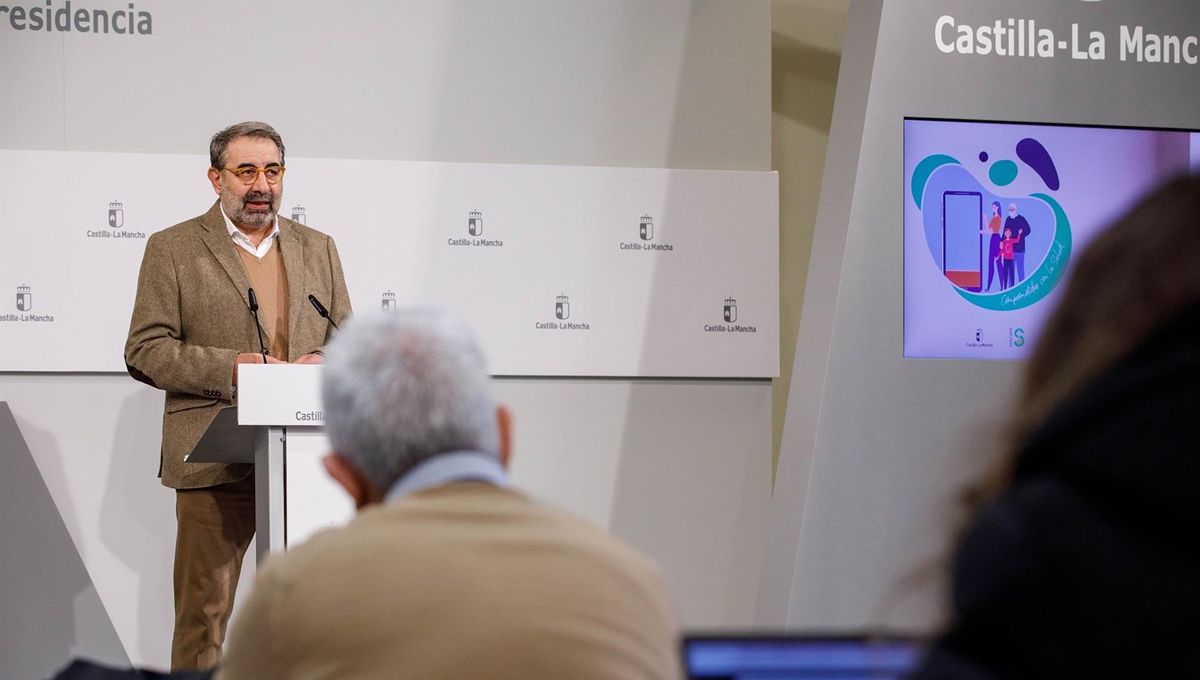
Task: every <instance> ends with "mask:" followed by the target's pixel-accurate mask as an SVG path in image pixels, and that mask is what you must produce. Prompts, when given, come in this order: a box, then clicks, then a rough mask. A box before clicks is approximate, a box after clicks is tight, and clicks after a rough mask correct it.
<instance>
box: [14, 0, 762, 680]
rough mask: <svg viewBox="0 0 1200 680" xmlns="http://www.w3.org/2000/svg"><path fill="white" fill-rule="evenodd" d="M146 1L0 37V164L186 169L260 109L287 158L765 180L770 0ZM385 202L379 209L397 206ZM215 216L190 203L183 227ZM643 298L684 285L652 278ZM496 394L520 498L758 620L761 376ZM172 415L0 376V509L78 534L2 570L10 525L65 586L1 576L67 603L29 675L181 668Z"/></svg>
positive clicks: (692, 595) (108, 389) (116, 393)
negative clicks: (103, 159) (164, 471)
mask: <svg viewBox="0 0 1200 680" xmlns="http://www.w3.org/2000/svg"><path fill="white" fill-rule="evenodd" d="M109 4H112V3H107V4H106V3H104V2H91V3H89V2H79V3H72V6H73V7H75V6H77V5H78V6H86V7H89V8H91V7H95V8H102V7H107V6H108V5H109ZM124 5H125V3H116V4H115V5H113V7H117V8H119V7H124ZM58 6H59V5H57V4H56V5H55V7H58ZM118 6H119V7H118ZM137 8H138V10H146V11H149V12H152V14H153V22H154V23H153V33H152V34H151V35H148V36H144V35H133V36H129V35H121V36H117V35H94V34H78V33H69V34H68V33H59V32H48V33H45V32H44V33H32V32H29V31H15V30H12V29H11V27H10V26H8V25H7V24H4V23H3V22H0V57H2V58H3V61H4V63H5V64H6V66H7V67H6V69H5V70H4V72H3V73H2V74H0V148H6V149H29V150H58V151H103V152H139V153H163V154H196V153H203V152H204V150H205V147H206V145H207V140H208V137H209V136H210V135H211V134H212V133H213V132H214V131H215V130H217V129H219V128H221V127H222V126H224V125H226V124H228V123H230V122H233V121H237V120H244V119H255V118H259V119H265V120H268V121H271V122H272V123H273V124H274V125H275V126H276V127H277V128H278V129H279V130H280V131H281V132H282V133H283V135H284V138H285V141H286V143H287V145H288V151H289V155H295V156H297V157H306V158H361V159H377V160H416V161H446V162H467V163H476V162H493V163H530V164H552V165H587V166H636V167H648V168H694V169H710V170H767V169H769V164H770V127H769V126H770V118H769V116H770V89H769V88H770V65H769V59H770V51H769V50H770V16H769V8H768V6H767V5H766V3H765V2H704V1H694V2H684V1H679V2H658V3H643V2H636V1H630V2H611V1H608V0H603V1H601V0H593V1H582V0H580V1H568V2H558V1H556V2H550V1H546V2H516V1H514V2H496V1H490V0H489V1H479V2H470V1H466V0H455V1H449V2H445V1H434V0H428V1H424V2H403V3H391V2H382V1H380V2H368V1H360V2H347V3H323V2H265V1H264V2H253V3H245V2H186V3H175V2H147V1H143V2H139V3H137ZM203 172H204V167H197V168H196V173H195V180H194V181H195V182H196V183H197V184H199V185H201V186H203V183H204V182H205V181H206V180H205V179H204V177H203ZM48 181H53V180H52V178H51V179H50V180H48ZM191 189H192V187H187V188H182V187H181V188H180V193H181V196H183V195H185V192H190V191H191ZM62 195H63V196H66V195H69V194H68V193H67V192H66V190H65V188H64V192H63V193H62ZM388 198H389V197H388V196H370V197H368V200H371V201H377V202H378V203H379V204H380V206H381V210H383V209H385V207H386V202H387V200H388ZM207 205H208V203H207V202H204V203H202V204H193V203H192V202H190V201H184V200H182V199H181V200H180V205H179V213H178V219H185V218H187V217H190V216H192V215H196V214H199V213H200V212H202V211H203V210H204V209H205V208H206V207H207ZM335 223H336V217H323V218H322V220H320V221H317V220H312V224H313V226H316V227H318V228H322V227H323V225H326V224H328V226H327V227H326V228H330V229H331V230H332V229H334V228H335V227H334V224H335ZM163 226H166V225H163ZM0 274H2V272H0ZM59 275H61V276H69V275H70V273H69V272H60V273H59ZM651 285H653V286H656V287H658V286H669V285H671V282H670V281H669V280H665V279H664V278H662V277H661V276H660V275H656V276H655V277H654V279H653V281H652V283H651ZM653 312H654V310H653V308H651V310H650V313H649V315H650V316H651V317H654V315H653ZM654 332H655V329H654V326H653V323H651V324H650V326H649V330H647V333H648V334H651V333H654ZM87 341H88V339H87V338H81V339H80V342H81V343H82V342H87ZM682 349H684V348H681V350H682ZM112 351H113V352H114V353H118V354H119V352H120V347H113V348H112ZM497 382H498V384H497V389H498V391H499V395H500V397H501V398H502V399H504V400H506V401H507V402H509V403H510V405H512V406H513V408H514V410H515V412H516V415H517V419H518V420H517V454H516V458H515V460H514V474H515V476H516V479H517V481H518V483H520V484H522V485H524V486H525V487H526V488H529V489H531V490H532V491H533V492H534V493H535V494H537V495H538V496H541V497H544V498H547V499H549V500H551V501H555V502H559V503H562V504H564V505H566V506H567V507H570V508H573V509H575V511H577V512H579V513H580V514H582V515H584V516H586V517H589V518H591V519H593V520H595V521H597V522H599V523H602V524H604V525H606V526H609V527H610V528H611V529H612V530H613V531H615V532H616V533H617V535H618V536H621V537H623V538H625V539H626V540H628V541H629V542H631V543H632V544H633V545H635V546H636V547H638V548H640V549H642V550H643V551H645V552H647V553H649V554H650V555H651V556H653V557H654V558H655V559H657V560H658V561H659V562H660V563H661V564H662V565H663V566H664V569H665V570H666V573H667V576H668V580H669V582H670V584H671V586H672V588H673V590H674V593H675V595H676V598H677V599H678V601H679V606H680V609H681V612H682V615H683V618H684V621H685V623H687V624H689V625H692V626H728V625H735V624H740V623H746V622H749V621H750V620H751V619H752V618H753V615H754V596H755V592H756V585H757V578H758V573H759V569H758V568H759V556H760V549H761V545H762V540H763V535H762V532H761V528H762V522H763V519H764V517H765V514H766V508H767V502H768V498H769V493H770V488H769V487H770V475H771V470H770V466H771V461H770V458H771V451H770V447H771V437H770V386H769V383H767V382H765V381H743V380H716V381H714V380H694V381H670V380H663V381H630V380H611V379H594V380H584V379H563V380H546V379H532V378H530V379H501V380H498V381H497ZM161 400H162V397H161V394H159V393H156V392H154V391H152V390H149V389H147V388H145V387H143V386H141V385H138V384H136V383H134V382H133V381H132V380H131V379H129V378H127V377H125V376H122V375H118V374H58V375H53V374H46V375H30V374H19V373H8V374H0V401H6V402H8V403H9V404H10V405H11V407H12V411H13V413H14V415H15V419H16V425H17V426H18V427H19V428H20V430H21V433H22V434H23V435H24V439H25V440H26V441H27V442H28V444H29V452H28V453H27V454H25V455H26V456H28V457H29V459H30V460H31V462H32V464H31V465H27V466H23V467H19V468H18V469H16V470H15V471H14V474H12V475H11V476H5V477H4V478H3V479H0V494H6V493H8V492H9V491H10V490H11V489H10V487H14V488H15V487H16V486H17V485H20V486H21V487H22V488H23V489H25V490H26V492H28V493H29V494H33V495H34V496H38V497H40V498H42V499H43V500H46V499H49V500H50V501H52V504H53V507H54V508H55V509H56V512H57V515H58V516H57V517H40V516H39V517H25V518H22V521H23V522H25V523H26V524H29V525H31V526H32V527H33V529H35V530H42V531H44V532H45V533H46V534H47V535H50V534H51V533H54V532H57V535H60V536H61V535H63V534H65V536H66V537H67V538H69V541H67V542H65V543H63V544H64V545H69V546H70V548H71V549H72V550H73V551H74V554H71V555H65V554H64V555H55V556H50V557H46V556H42V555H38V556H35V557H36V558H37V560H38V564H27V563H22V562H19V561H13V562H10V561H9V560H10V559H13V560H19V559H20V558H22V556H24V555H26V553H23V552H21V551H19V550H14V549H13V548H14V546H16V547H19V545H18V544H19V543H20V541H19V540H17V539H18V538H20V537H23V536H28V535H29V532H10V531H9V529H8V527H9V521H10V519H9V518H5V520H4V521H5V528H4V532H3V534H2V535H0V540H3V541H4V544H5V552H4V554H3V555H4V559H5V565H6V573H18V572H17V571H14V570H25V571H24V572H23V573H28V574H36V577H37V581H38V582H41V583H48V582H57V583H60V584H61V585H62V587H60V588H57V589H53V590H50V592H52V593H54V595H53V597H54V599H55V602H53V603H51V602H48V601H46V600H45V599H42V600H40V601H37V602H31V601H30V600H31V599H32V598H33V597H34V596H35V595H38V596H39V597H41V596H45V597H49V596H48V595H45V593H46V590H47V589H43V590H42V591H39V592H38V593H32V592H29V593H26V592H23V591H18V590H17V585H16V583H15V582H6V583H5V584H3V585H0V589H2V590H3V595H4V598H5V599H4V601H5V602H6V603H7V602H13V603H15V604H17V605H21V606H30V607H33V606H38V607H42V608H43V609H46V608H49V607H51V605H55V606H56V608H55V609H54V611H61V612H63V618H62V619H61V620H58V621H57V623H56V624H55V625H54V626H53V627H52V629H50V630H48V633H47V635H44V636H40V637H39V638H38V639H37V640H35V642H33V643H31V644H30V645H26V646H25V647H23V648H21V649H16V648H10V647H9V646H5V647H4V648H3V649H2V650H0V657H2V658H4V659H5V660H6V664H7V665H9V670H15V671H16V672H18V674H19V676H22V677H24V676H29V677H34V676H36V675H37V674H38V673H46V672H48V671H49V670H50V669H52V668H53V667H54V666H56V665H58V664H60V663H61V662H63V661H65V659H66V658H68V656H70V655H73V654H89V655H92V656H98V657H100V658H105V659H108V660H111V661H115V662H125V661H129V662H133V663H139V664H151V665H157V666H163V665H165V664H166V661H167V656H168V646H169V635H170V628H171V623H170V619H171V605H170V568H171V551H172V544H173V496H172V494H171V492H170V491H169V490H166V489H164V488H162V487H161V486H159V485H158V482H157V480H156V479H155V478H154V472H155V470H156V467H157V461H156V457H157V441H158V436H159V428H160V424H159V419H160V408H161ZM14 450H18V449H14ZM39 507H43V506H39ZM54 545H59V543H55V544H54ZM9 564H12V565H13V566H12V569H11V570H10V569H9V567H8V565H9ZM74 567H81V568H82V570H83V572H84V573H86V575H87V578H86V580H83V581H81V580H80V579H79V578H78V570H76V571H71V569H72V568H74ZM55 579H58V581H55ZM6 611H7V610H6ZM5 618H6V623H5V624H3V626H4V627H5V628H4V629H3V630H0V640H7V641H14V640H20V639H22V638H20V636H17V635H15V630H10V628H11V627H14V626H20V625H21V621H20V618H19V617H16V616H8V617H5ZM0 644H6V643H4V642H0ZM10 660H16V663H20V662H21V661H22V660H24V661H25V663H26V665H25V666H16V668H15V669H14V668H13V666H14V665H15V664H14V663H9V661H10ZM22 670H27V671H28V672H20V671H22Z"/></svg>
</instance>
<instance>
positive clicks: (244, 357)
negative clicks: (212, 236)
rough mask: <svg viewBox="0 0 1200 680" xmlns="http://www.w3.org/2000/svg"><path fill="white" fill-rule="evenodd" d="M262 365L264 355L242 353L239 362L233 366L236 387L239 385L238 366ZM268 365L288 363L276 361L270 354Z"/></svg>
mask: <svg viewBox="0 0 1200 680" xmlns="http://www.w3.org/2000/svg"><path fill="white" fill-rule="evenodd" d="M261 363H263V355H261V354H259V353H258V352H242V353H241V354H239V355H237V361H235V362H234V364H233V384H234V385H236V384H237V374H238V364H261ZM266 363H268V364H282V363H286V362H283V361H280V360H279V359H276V358H275V357H273V356H271V355H269V354H268V355H267V361H266Z"/></svg>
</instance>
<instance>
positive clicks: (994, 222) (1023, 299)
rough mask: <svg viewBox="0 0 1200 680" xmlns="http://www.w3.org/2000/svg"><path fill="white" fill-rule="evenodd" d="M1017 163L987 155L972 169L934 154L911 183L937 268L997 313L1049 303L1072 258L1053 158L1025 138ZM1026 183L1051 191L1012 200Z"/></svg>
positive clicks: (1015, 154)
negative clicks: (1020, 184) (1018, 183)
mask: <svg viewBox="0 0 1200 680" xmlns="http://www.w3.org/2000/svg"><path fill="white" fill-rule="evenodd" d="M1011 156H1012V157H1011V158H1010V157H1000V158H993V157H992V156H991V153H990V152H989V151H988V150H987V149H981V150H980V151H979V153H978V156H977V158H978V163H976V162H975V161H974V159H970V160H969V161H968V162H966V163H964V162H963V161H961V160H960V159H958V158H955V157H953V156H950V155H947V154H932V155H929V156H926V157H925V158H923V159H922V160H921V161H920V162H919V163H917V164H916V166H915V167H914V168H913V170H912V175H911V176H910V177H909V186H910V188H911V195H912V199H913V201H914V202H915V204H916V207H917V209H918V210H919V211H920V213H921V220H922V223H923V227H924V231H925V238H926V242H927V243H928V245H929V254H930V256H931V258H932V262H931V263H932V265H933V266H934V267H937V268H938V269H939V270H940V271H941V275H942V276H943V277H944V278H945V280H946V282H947V283H948V284H949V285H951V286H953V288H954V290H955V292H957V293H958V294H959V295H960V296H961V297H962V298H963V299H964V300H966V301H967V302H970V303H971V304H973V305H975V306H977V307H982V308H984V309H991V310H997V311H1012V310H1017V309H1022V308H1024V307H1028V306H1029V305H1032V304H1034V303H1035V302H1037V301H1039V300H1041V299H1042V298H1044V297H1045V296H1046V295H1047V294H1049V293H1050V291H1051V290H1053V289H1054V287H1055V286H1056V285H1057V284H1058V282H1059V280H1060V279H1061V278H1062V275H1063V272H1064V271H1065V270H1066V267H1067V262H1068V260H1069V258H1070V254H1071V224H1070V220H1069V218H1068V217H1067V213H1066V211H1065V210H1064V209H1063V207H1062V205H1061V204H1060V203H1059V202H1058V200H1057V199H1056V198H1055V197H1054V196H1053V195H1052V194H1055V193H1056V192H1057V191H1058V190H1059V188H1060V185H1061V182H1060V178H1059V176H1058V168H1057V166H1056V165H1055V163H1054V160H1053V158H1052V157H1051V154H1050V151H1049V150H1047V148H1046V147H1045V146H1044V145H1043V144H1042V143H1041V142H1040V141H1038V140H1037V139H1034V138H1032V137H1025V138H1023V139H1021V140H1020V141H1018V142H1017V143H1016V146H1015V148H1013V149H1012V153H1011ZM1022 173H1024V174H1022ZM1019 177H1020V178H1022V180H1023V185H1024V186H1028V185H1029V184H1030V183H1032V182H1039V183H1040V184H1041V185H1043V186H1044V187H1045V189H1046V191H1035V192H1033V193H1030V194H1027V195H1020V194H1019V193H1017V194H1008V193H1005V192H1006V187H1011V186H1012V185H1013V183H1014V182H1015V181H1016V180H1017V179H1018V178H1019Z"/></svg>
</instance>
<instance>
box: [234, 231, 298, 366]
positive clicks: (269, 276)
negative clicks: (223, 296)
mask: <svg viewBox="0 0 1200 680" xmlns="http://www.w3.org/2000/svg"><path fill="white" fill-rule="evenodd" d="M234 250H236V251H237V254H238V256H239V257H241V259H242V266H243V267H245V268H246V275H247V276H249V277H250V285H251V286H253V287H254V296H255V297H256V298H258V319H259V321H260V322H261V323H262V327H263V342H264V343H266V345H267V354H270V355H271V356H273V357H275V358H276V359H279V360H281V361H291V359H289V358H288V320H287V311H288V282H287V273H286V272H285V271H284V269H283V257H282V256H280V254H279V239H278V238H277V239H275V241H274V243H272V244H271V249H270V250H268V251H267V254H266V255H263V258H262V259H261V260H260V259H258V258H257V257H254V256H253V255H251V254H250V253H249V252H248V251H247V250H246V249H245V248H238V247H236V246H235V247H234Z"/></svg>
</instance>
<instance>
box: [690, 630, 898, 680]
mask: <svg viewBox="0 0 1200 680" xmlns="http://www.w3.org/2000/svg"><path fill="white" fill-rule="evenodd" d="M920 655H921V645H920V644H919V643H918V642H917V641H915V640H911V639H904V638H854V637H814V636H799V635H798V636H771V637H765V636H764V637H753V636H717V635H713V636H687V637H685V638H684V641H683V664H684V669H685V670H686V671H687V677H688V678H695V679H697V680H700V679H703V680H793V679H795V680H818V679H821V678H830V679H836V680H858V679H860V678H861V679H866V678H870V679H872V680H884V679H886V678H903V677H905V676H906V675H907V674H908V673H910V672H912V671H913V670H915V668H916V664H917V661H918V660H919V658H920Z"/></svg>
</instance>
